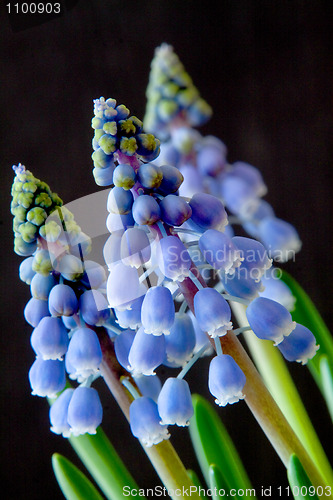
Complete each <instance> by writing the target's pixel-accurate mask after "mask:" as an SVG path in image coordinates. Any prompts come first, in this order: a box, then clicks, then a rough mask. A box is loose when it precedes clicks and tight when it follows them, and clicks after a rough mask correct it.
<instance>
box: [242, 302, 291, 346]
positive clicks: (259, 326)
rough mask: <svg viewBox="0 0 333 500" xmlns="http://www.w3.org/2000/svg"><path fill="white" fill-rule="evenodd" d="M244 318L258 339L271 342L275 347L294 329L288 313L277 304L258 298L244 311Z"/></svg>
mask: <svg viewBox="0 0 333 500" xmlns="http://www.w3.org/2000/svg"><path fill="white" fill-rule="evenodd" d="M246 317H247V319H248V322H249V325H250V327H251V328H252V330H253V332H254V333H255V334H256V336H257V337H258V338H260V339H267V340H273V341H274V343H275V345H277V344H279V343H280V342H282V340H283V339H284V337H287V336H288V335H290V333H291V332H292V331H293V330H294V328H295V327H296V323H295V321H293V320H292V317H291V314H290V312H289V311H288V310H287V309H286V308H285V307H283V306H282V305H281V304H279V303H278V302H275V301H274V300H270V299H266V298H265V297H258V298H256V299H254V300H253V302H251V303H250V305H249V306H248V307H247V309H246Z"/></svg>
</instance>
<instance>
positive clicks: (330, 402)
mask: <svg viewBox="0 0 333 500" xmlns="http://www.w3.org/2000/svg"><path fill="white" fill-rule="evenodd" d="M319 370H320V376H321V381H322V385H323V393H324V394H325V395H326V396H325V399H326V403H327V407H328V411H329V412H330V415H331V419H332V420H333V369H332V365H331V364H330V363H329V361H328V358H327V356H326V355H325V354H324V355H323V356H320V359H319Z"/></svg>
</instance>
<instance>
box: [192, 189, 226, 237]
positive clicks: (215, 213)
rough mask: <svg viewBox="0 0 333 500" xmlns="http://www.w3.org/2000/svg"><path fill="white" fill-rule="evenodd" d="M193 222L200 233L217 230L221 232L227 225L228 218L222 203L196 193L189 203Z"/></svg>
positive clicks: (209, 196)
mask: <svg viewBox="0 0 333 500" xmlns="http://www.w3.org/2000/svg"><path fill="white" fill-rule="evenodd" d="M190 207H191V208H192V215H191V218H190V219H189V221H193V222H194V223H195V224H196V225H197V226H198V227H199V228H200V229H201V230H202V231H206V230H207V229H217V230H219V231H223V230H224V227H225V226H226V225H227V224H228V216H227V213H226V211H225V209H224V206H223V204H222V202H221V201H220V200H219V199H218V198H216V197H215V196H212V195H211V194H207V193H197V194H195V195H194V196H193V197H192V198H191V201H190Z"/></svg>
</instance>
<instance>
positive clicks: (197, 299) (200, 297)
mask: <svg viewBox="0 0 333 500" xmlns="http://www.w3.org/2000/svg"><path fill="white" fill-rule="evenodd" d="M194 314H195V317H196V318H197V320H198V323H199V326H200V328H201V329H202V330H204V331H205V332H207V333H208V334H209V335H210V336H211V337H220V336H222V335H225V334H226V333H227V331H228V330H230V329H231V328H232V323H231V321H230V320H231V310H230V307H229V304H228V303H227V301H226V300H225V299H224V298H223V297H222V295H221V294H220V293H219V292H218V291H217V290H215V289H214V288H202V289H201V290H199V291H198V292H197V293H196V294H195V296H194Z"/></svg>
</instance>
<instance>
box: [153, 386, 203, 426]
mask: <svg viewBox="0 0 333 500" xmlns="http://www.w3.org/2000/svg"><path fill="white" fill-rule="evenodd" d="M157 406H158V412H159V414H160V417H161V423H162V424H165V425H175V424H176V425H179V426H181V427H185V426H187V425H189V423H190V422H189V420H190V418H191V417H192V415H193V413H194V412H193V405H192V398H191V391H190V388H189V385H188V383H187V382H186V380H184V379H179V378H172V377H170V378H168V379H167V380H166V381H165V383H164V384H163V387H162V389H161V392H160V394H159V396H158V400H157Z"/></svg>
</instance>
